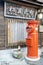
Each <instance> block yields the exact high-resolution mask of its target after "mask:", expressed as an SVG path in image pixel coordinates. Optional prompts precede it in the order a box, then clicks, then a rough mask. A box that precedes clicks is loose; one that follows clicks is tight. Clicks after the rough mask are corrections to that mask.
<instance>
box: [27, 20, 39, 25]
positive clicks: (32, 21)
mask: <svg viewBox="0 0 43 65" xmlns="http://www.w3.org/2000/svg"><path fill="white" fill-rule="evenodd" d="M27 24H28V25H29V24H38V21H37V20H29V21H28V22H27Z"/></svg>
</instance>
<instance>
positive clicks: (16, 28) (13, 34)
mask: <svg viewBox="0 0 43 65" xmlns="http://www.w3.org/2000/svg"><path fill="white" fill-rule="evenodd" d="M26 24H27V20H20V19H8V46H12V45H15V44H16V43H18V42H25V38H26Z"/></svg>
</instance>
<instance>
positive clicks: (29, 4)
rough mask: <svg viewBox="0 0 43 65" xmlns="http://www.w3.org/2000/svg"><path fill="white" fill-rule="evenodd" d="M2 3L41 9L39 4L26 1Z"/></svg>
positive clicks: (12, 0) (13, 0) (11, 0)
mask: <svg viewBox="0 0 43 65" xmlns="http://www.w3.org/2000/svg"><path fill="white" fill-rule="evenodd" d="M3 1H7V2H12V3H17V4H20V5H25V6H29V7H34V8H42V5H41V4H38V3H35V2H30V1H26V0H3Z"/></svg>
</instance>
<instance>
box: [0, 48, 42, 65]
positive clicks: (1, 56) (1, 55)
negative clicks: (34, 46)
mask: <svg viewBox="0 0 43 65" xmlns="http://www.w3.org/2000/svg"><path fill="white" fill-rule="evenodd" d="M22 50H23V55H24V56H25V55H26V52H25V51H26V48H23V49H22ZM42 50H43V49H42ZM12 52H13V49H7V50H0V65H30V64H27V63H26V61H25V58H24V57H23V58H22V59H16V58H13V56H12ZM31 65H32V64H31ZM36 65H43V54H42V56H41V59H40V60H39V61H38V62H36Z"/></svg>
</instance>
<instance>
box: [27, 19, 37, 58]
mask: <svg viewBox="0 0 43 65" xmlns="http://www.w3.org/2000/svg"><path fill="white" fill-rule="evenodd" d="M26 31H27V38H26V45H27V57H29V58H38V21H37V20H30V21H28V22H27V27H26Z"/></svg>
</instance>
